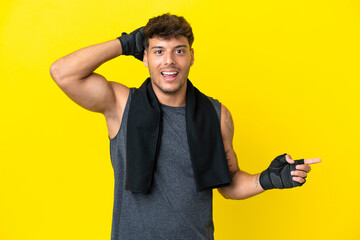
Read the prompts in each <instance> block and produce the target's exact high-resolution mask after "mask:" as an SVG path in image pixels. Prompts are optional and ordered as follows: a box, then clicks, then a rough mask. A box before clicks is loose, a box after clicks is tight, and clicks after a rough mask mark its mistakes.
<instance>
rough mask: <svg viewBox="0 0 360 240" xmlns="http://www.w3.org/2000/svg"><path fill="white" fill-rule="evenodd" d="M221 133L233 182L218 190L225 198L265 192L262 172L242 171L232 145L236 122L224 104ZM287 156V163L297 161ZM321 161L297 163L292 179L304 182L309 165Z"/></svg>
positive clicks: (311, 160)
mask: <svg viewBox="0 0 360 240" xmlns="http://www.w3.org/2000/svg"><path fill="white" fill-rule="evenodd" d="M221 135H222V138H223V142H224V148H225V153H226V158H227V160H228V166H229V170H230V173H231V176H232V182H231V185H230V186H228V187H223V188H218V191H219V192H220V193H221V194H222V195H223V196H224V197H225V198H230V199H245V198H249V197H252V196H254V195H257V194H259V193H262V192H264V189H263V188H262V186H261V185H260V180H259V178H260V174H255V175H251V174H249V173H246V172H244V171H241V170H240V169H239V167H238V163H237V157H236V154H235V152H234V149H233V145H232V141H233V136H234V123H233V120H232V117H231V114H230V112H229V110H228V109H227V108H226V107H225V106H223V105H222V106H221ZM285 158H286V161H287V163H289V164H294V163H295V161H294V160H292V158H291V156H290V155H287V154H286V155H285ZM274 161H275V160H274ZM319 162H321V159H320V158H313V159H305V160H304V164H299V165H297V166H296V170H295V171H292V172H291V173H290V175H291V177H292V180H293V181H296V182H299V183H304V182H305V178H306V177H307V175H308V173H309V172H310V171H311V167H310V166H309V165H310V164H315V163H319ZM275 188H278V187H275Z"/></svg>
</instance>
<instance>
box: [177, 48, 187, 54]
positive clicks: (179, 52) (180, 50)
mask: <svg viewBox="0 0 360 240" xmlns="http://www.w3.org/2000/svg"><path fill="white" fill-rule="evenodd" d="M175 53H177V54H182V53H185V50H184V49H176V50H175Z"/></svg>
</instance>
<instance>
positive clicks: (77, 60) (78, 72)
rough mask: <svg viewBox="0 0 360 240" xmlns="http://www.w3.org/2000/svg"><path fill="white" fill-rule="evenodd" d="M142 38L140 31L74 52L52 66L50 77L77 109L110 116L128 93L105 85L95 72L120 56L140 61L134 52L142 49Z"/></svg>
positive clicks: (111, 84) (119, 87)
mask: <svg viewBox="0 0 360 240" xmlns="http://www.w3.org/2000/svg"><path fill="white" fill-rule="evenodd" d="M135 35H136V40H135ZM142 36H143V33H142V29H141V28H140V29H137V30H135V31H134V32H132V33H130V34H128V35H127V34H125V35H123V36H122V37H120V38H119V39H114V40H110V41H107V42H104V43H100V44H96V45H93V46H89V47H85V48H82V49H80V50H78V51H75V52H73V53H71V54H69V55H67V56H64V57H62V58H60V59H59V60H57V61H55V62H54V63H53V64H52V65H51V67H50V74H51V77H52V78H53V79H54V81H55V82H56V84H57V85H58V86H59V87H60V88H61V89H62V90H63V91H64V92H65V94H66V95H67V96H69V97H70V98H71V99H72V100H73V101H74V102H76V103H77V104H79V105H80V106H82V107H84V108H86V109H88V110H90V111H94V112H100V113H103V114H104V115H105V116H111V115H113V114H114V113H115V112H116V109H118V108H117V107H118V106H119V105H120V106H121V105H122V104H124V102H125V101H126V99H127V96H128V93H129V89H128V88H127V87H126V86H124V85H122V84H120V83H116V82H110V81H109V82H108V81H107V80H106V79H105V78H104V77H103V76H101V75H99V74H97V73H94V71H95V69H97V68H98V67H99V66H100V65H102V64H103V63H105V62H107V61H109V60H111V59H113V58H115V57H118V56H120V55H122V54H124V55H134V56H135V57H137V58H139V52H136V51H139V49H140V50H141V48H142V49H143V43H142V38H141V37H142ZM119 40H120V41H119ZM137 45H141V46H137ZM140 52H141V51H140ZM141 54H143V52H142V53H141ZM115 92H116V94H115ZM117 105H118V106H117Z"/></svg>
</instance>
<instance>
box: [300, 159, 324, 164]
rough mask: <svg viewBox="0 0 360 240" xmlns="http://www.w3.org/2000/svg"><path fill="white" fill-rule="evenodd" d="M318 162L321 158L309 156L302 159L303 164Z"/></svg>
mask: <svg viewBox="0 0 360 240" xmlns="http://www.w3.org/2000/svg"><path fill="white" fill-rule="evenodd" d="M320 162H321V158H310V159H305V160H304V164H315V163H320Z"/></svg>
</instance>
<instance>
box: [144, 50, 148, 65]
mask: <svg viewBox="0 0 360 240" xmlns="http://www.w3.org/2000/svg"><path fill="white" fill-rule="evenodd" d="M143 63H144V65H145V67H149V65H148V60H147V51H146V50H144V57H143Z"/></svg>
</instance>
